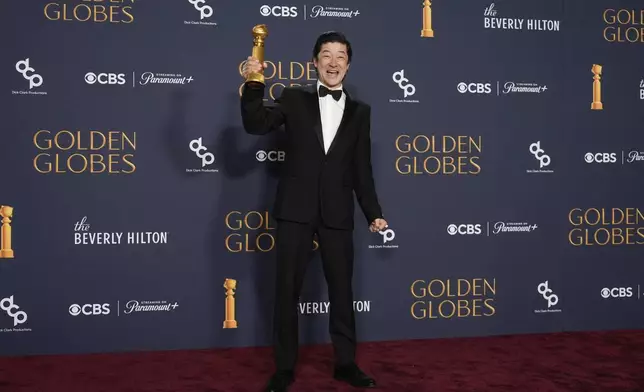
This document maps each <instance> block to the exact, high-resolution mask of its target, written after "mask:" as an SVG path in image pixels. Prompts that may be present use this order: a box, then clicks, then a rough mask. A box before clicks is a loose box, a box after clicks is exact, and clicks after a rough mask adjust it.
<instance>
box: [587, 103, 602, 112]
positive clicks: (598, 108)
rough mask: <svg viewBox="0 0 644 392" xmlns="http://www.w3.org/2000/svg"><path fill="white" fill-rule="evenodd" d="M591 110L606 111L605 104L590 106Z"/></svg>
mask: <svg viewBox="0 0 644 392" xmlns="http://www.w3.org/2000/svg"><path fill="white" fill-rule="evenodd" d="M590 109H592V110H602V109H604V104H603V103H601V102H593V103H592V104H591V105H590Z"/></svg>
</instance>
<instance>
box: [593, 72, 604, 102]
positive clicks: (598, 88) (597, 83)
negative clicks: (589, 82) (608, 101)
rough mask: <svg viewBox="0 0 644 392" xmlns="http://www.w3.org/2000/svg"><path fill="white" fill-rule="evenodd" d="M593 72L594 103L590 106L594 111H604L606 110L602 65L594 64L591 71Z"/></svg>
mask: <svg viewBox="0 0 644 392" xmlns="http://www.w3.org/2000/svg"><path fill="white" fill-rule="evenodd" d="M591 71H592V72H593V103H592V104H591V105H590V108H591V109H592V110H602V109H604V104H603V103H602V82H601V76H600V75H601V74H602V66H601V65H600V64H593V68H592V69H591Z"/></svg>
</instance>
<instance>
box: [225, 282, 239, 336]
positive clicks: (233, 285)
mask: <svg viewBox="0 0 644 392" xmlns="http://www.w3.org/2000/svg"><path fill="white" fill-rule="evenodd" d="M224 288H225V289H226V319H225V320H224V329H230V328H237V320H235V290H237V281H236V280H235V279H226V280H225V281H224Z"/></svg>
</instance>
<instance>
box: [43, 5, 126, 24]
mask: <svg viewBox="0 0 644 392" xmlns="http://www.w3.org/2000/svg"><path fill="white" fill-rule="evenodd" d="M135 1H136V0H66V1H56V2H50V3H47V4H45V8H44V13H45V18H47V20H51V21H59V22H88V23H125V24H129V23H132V22H134V13H133V11H132V6H133V4H134V2H135Z"/></svg>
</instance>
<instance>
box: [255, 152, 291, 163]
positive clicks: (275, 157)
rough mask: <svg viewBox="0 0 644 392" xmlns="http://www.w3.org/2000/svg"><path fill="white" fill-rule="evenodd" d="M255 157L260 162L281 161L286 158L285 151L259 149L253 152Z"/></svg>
mask: <svg viewBox="0 0 644 392" xmlns="http://www.w3.org/2000/svg"><path fill="white" fill-rule="evenodd" d="M255 158H256V159H257V160H258V161H260V162H265V161H271V162H283V161H284V160H285V159H286V152H284V151H264V150H259V151H257V153H256V154H255Z"/></svg>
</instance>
